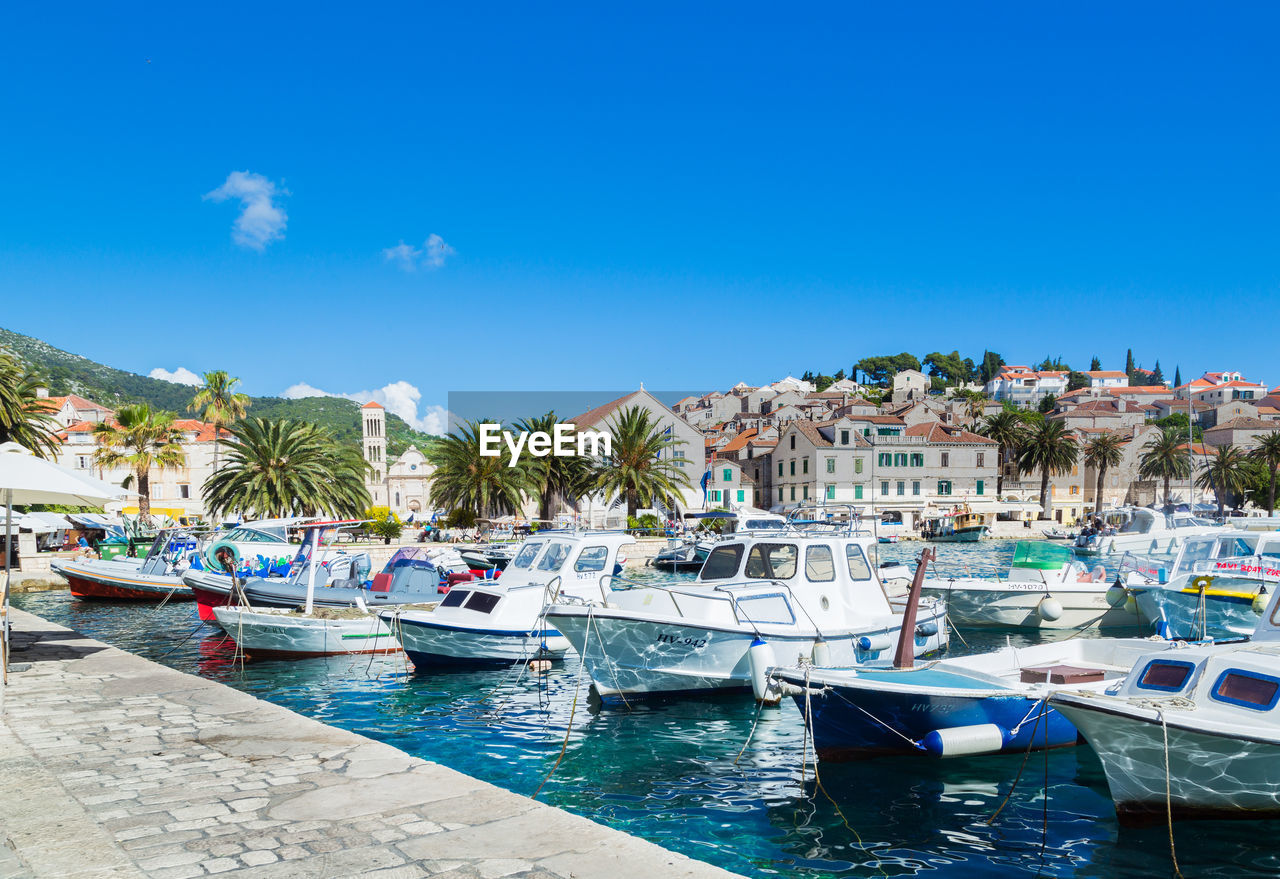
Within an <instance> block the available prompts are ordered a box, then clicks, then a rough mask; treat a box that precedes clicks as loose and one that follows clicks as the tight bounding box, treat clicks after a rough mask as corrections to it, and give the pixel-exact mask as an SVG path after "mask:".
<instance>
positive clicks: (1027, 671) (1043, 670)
mask: <svg viewBox="0 0 1280 879" xmlns="http://www.w3.org/2000/svg"><path fill="white" fill-rule="evenodd" d="M1105 675H1106V672H1104V671H1103V670H1102V669H1100V668H1081V667H1080V666H1077V665H1035V666H1028V667H1027V668H1024V669H1023V670H1022V682H1023V683H1024V684H1043V683H1046V682H1047V683H1050V684H1091V683H1093V682H1094V681H1100V680H1102V679H1103V677H1104V676H1105Z"/></svg>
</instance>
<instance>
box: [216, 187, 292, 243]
mask: <svg viewBox="0 0 1280 879" xmlns="http://www.w3.org/2000/svg"><path fill="white" fill-rule="evenodd" d="M288 194H289V193H288V192H286V191H285V190H283V189H276V185H275V184H274V183H272V182H271V181H270V180H268V179H267V178H266V177H263V176H262V175H261V174H255V173H253V172H252V171H232V172H231V173H230V174H228V175H227V179H226V181H225V182H224V183H223V184H222V185H221V186H219V187H218V188H217V189H215V190H213V191H212V192H208V193H205V196H204V197H205V198H206V199H209V200H210V201H218V202H222V201H226V200H227V199H231V198H236V199H239V200H240V208H241V210H240V216H238V217H236V222H235V225H234V226H232V230H231V238H232V240H234V241H235V242H236V244H239V245H242V246H244V247H250V248H252V249H254V250H262V249H263V248H264V247H266V246H267V245H268V244H270V243H271V242H272V241H278V240H279V239H281V238H283V237H284V227H285V223H286V222H287V221H288V219H289V217H288V215H287V214H286V213H285V212H284V208H282V207H280V206H279V205H278V204H276V202H275V199H276V197H277V196H280V195H288Z"/></svg>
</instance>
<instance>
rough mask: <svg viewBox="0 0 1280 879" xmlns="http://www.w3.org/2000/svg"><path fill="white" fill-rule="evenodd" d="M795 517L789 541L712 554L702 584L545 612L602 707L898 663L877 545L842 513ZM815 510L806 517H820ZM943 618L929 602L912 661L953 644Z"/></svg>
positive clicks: (615, 583)
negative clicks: (802, 667)
mask: <svg viewBox="0 0 1280 879" xmlns="http://www.w3.org/2000/svg"><path fill="white" fill-rule="evenodd" d="M831 510H832V508H817V510H816V515H814V516H813V518H812V519H809V520H801V519H800V517H799V516H798V515H797V514H799V513H801V511H800V510H797V511H795V512H794V513H793V517H792V520H791V525H790V526H789V527H788V528H787V529H786V530H785V531H783V532H781V533H774V534H758V533H751V534H743V535H740V536H737V537H734V538H731V539H727V540H724V541H722V542H720V543H719V544H717V545H716V547H715V549H713V550H712V552H711V554H710V555H709V556H708V557H707V561H706V564H704V565H703V567H702V570H701V572H700V573H699V574H698V579H697V580H696V581H694V582H691V583H690V582H682V583H665V584H664V583H657V584H653V583H634V582H631V581H627V580H625V579H623V578H621V577H612V578H609V579H608V581H607V584H606V585H605V586H604V588H603V589H602V592H601V594H598V595H597V596H594V597H592V598H582V599H579V600H577V601H567V600H565V599H563V598H561V599H558V600H557V602H556V604H555V605H553V606H552V607H551V608H549V609H548V611H547V615H546V616H547V620H548V622H549V623H551V624H552V625H554V626H555V627H556V628H557V629H559V630H560V631H561V632H562V633H563V634H564V636H565V637H566V638H568V639H569V641H570V642H571V643H572V644H573V647H574V649H575V650H577V652H578V653H579V655H581V657H582V660H583V663H584V664H585V667H586V669H587V672H588V673H589V674H590V675H591V680H592V682H593V683H594V684H595V687H596V690H597V692H598V693H599V694H600V695H601V696H605V697H608V696H624V697H625V696H631V695H637V694H657V693H672V692H689V691H708V690H727V689H746V688H752V689H753V690H754V691H755V693H756V695H757V697H758V698H762V699H764V698H766V697H767V693H766V687H765V670H766V669H767V668H768V667H769V666H773V665H777V664H779V662H778V661H779V660H780V661H781V662H782V663H783V664H788V665H790V664H794V663H795V662H797V661H798V660H802V659H803V660H809V659H813V660H814V661H815V662H818V663H819V664H822V665H832V664H834V665H856V664H860V663H865V662H869V661H875V660H881V659H884V658H886V657H888V656H891V655H892V651H893V650H894V649H895V646H896V645H897V642H898V634H899V628H900V625H901V623H902V619H903V612H904V611H905V610H906V608H907V600H906V597H905V596H904V595H902V594H895V593H894V592H892V591H891V590H890V589H888V588H886V586H885V584H884V583H883V582H882V581H881V579H880V578H879V577H878V576H877V571H876V569H875V568H874V567H873V566H872V563H871V561H870V557H871V553H872V551H873V547H874V546H875V542H876V538H875V537H874V536H873V535H871V534H870V533H868V532H865V531H855V530H854V528H853V515H852V511H851V510H846V511H845V514H844V515H843V517H842V518H836V513H833V512H831ZM812 511H813V508H810V509H809V510H805V512H806V513H808V512H812ZM945 611H946V608H945V606H944V604H943V602H942V601H939V600H937V599H922V600H921V601H920V607H919V610H918V614H919V615H918V624H917V625H916V626H914V627H913V641H914V644H913V645H912V647H913V650H914V653H915V654H917V655H919V654H925V653H931V652H934V651H936V650H939V649H941V648H942V647H944V646H945V645H946V643H947V631H946V625H945Z"/></svg>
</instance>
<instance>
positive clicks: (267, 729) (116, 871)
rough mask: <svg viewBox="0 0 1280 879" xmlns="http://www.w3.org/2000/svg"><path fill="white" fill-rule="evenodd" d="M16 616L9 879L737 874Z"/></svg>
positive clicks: (701, 877) (1, 840) (590, 878)
mask: <svg viewBox="0 0 1280 879" xmlns="http://www.w3.org/2000/svg"><path fill="white" fill-rule="evenodd" d="M11 612H12V614H13V619H14V647H15V650H14V653H13V654H12V659H13V662H14V663H17V664H18V665H17V666H16V667H18V668H23V670H22V671H15V672H14V673H13V674H11V675H10V679H9V680H10V685H9V687H8V688H6V691H5V692H4V693H3V694H2V695H0V710H2V711H3V714H2V715H0V879H43V877H69V879H135V877H147V879H192V877H201V876H226V877H260V879H294V877H308V879H312V877H315V879H325V877H334V879H336V877H347V876H368V877H379V879H422V877H449V879H454V877H456V879H505V877H511V879H557V877H559V879H570V877H573V879H596V877H599V879H630V877H636V879H641V877H651V876H655V875H658V874H661V875H662V876H663V879H686V877H687V879H723V877H730V876H732V875H733V874H731V873H727V872H725V871H724V870H720V869H718V868H716V867H712V866H710V865H708V864H704V863H702V862H700V861H696V860H693V859H691V858H687V857H685V856H684V855H679V854H676V853H674V852H669V851H667V850H666V849H663V848H660V847H659V846H656V845H653V844H652V843H648V842H645V841H643V840H640V839H637V838H635V837H632V836H629V835H627V834H624V833H620V832H618V831H615V830H612V829H610V828H608V827H605V826H603V825H600V824H596V823H594V822H592V821H589V820H587V819H585V818H581V817H579V816H576V815H571V814H569V813H568V812H564V811H562V810H560V809H556V808H553V807H551V806H547V805H545V804H543V803H538V802H535V801H533V800H530V799H528V798H527V797H523V796H521V795H519V794H515V793H512V792H510V791H506V790H503V789H501V788H498V787H495V786H493V785H490V784H487V783H485V782H482V781H479V780H477V779H474V778H471V777H469V776H466V775H463V774H461V773H459V772H455V771H454V770H452V769H449V768H448V767H445V766H441V765H439V764H436V763H429V762H427V761H425V760H420V759H418V758H416V757H413V756H410V755H409V754H406V753H404V752H403V751H400V750H397V749H396V748H393V747H391V746H390V745H386V744H383V743H381V742H376V741H373V740H371V739H368V738H365V737H364V736H360V735H357V734H355V733H351V732H347V731H345V730H340V729H336V728H334V727H329V726H325V725H324V724H322V723H319V722H317V721H314V720H310V719H308V718H306V717H303V716H301V715H299V714H295V713H294V712H292V711H289V710H288V709H286V708H281V707H279V706H277V705H272V704H270V703H268V702H263V701H261V700H259V699H256V698H254V697H253V696H250V695H248V694H246V693H241V692H239V691H237V690H234V689H232V688H230V687H227V686H224V685H222V684H218V683H214V682H212V681H207V680H204V679H203V678H200V677H196V676H193V675H187V674H183V673H181V672H178V671H174V670H172V669H169V668H166V667H164V666H162V665H159V664H157V663H153V662H150V661H148V660H145V659H142V658H140V657H137V656H133V655H132V654H128V653H125V652H123V651H121V650H117V649H116V648H114V647H110V646H108V645H106V644H103V643H101V642H98V641H94V640H92V639H89V638H85V637H84V636H82V635H79V634H78V633H76V632H73V631H71V630H70V629H66V628H63V627H62V626H58V625H55V624H53V623H50V622H47V621H45V620H43V619H41V618H39V617H36V616H33V615H31V614H27V613H23V612H21V611H17V610H13V611H11Z"/></svg>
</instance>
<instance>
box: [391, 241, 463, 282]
mask: <svg viewBox="0 0 1280 879" xmlns="http://www.w3.org/2000/svg"><path fill="white" fill-rule="evenodd" d="M457 252H458V251H456V250H454V249H453V248H452V247H451V246H449V245H448V244H447V243H445V240H444V239H443V238H441V237H440V236H439V235H437V234H436V233H434V232H432V233H431V234H430V235H428V236H427V240H426V241H424V242H422V247H420V248H419V247H414V246H412V245H410V244H405V243H404V242H403V241H401V242H400V243H399V244H397V245H396V246H395V247H387V248H384V249H383V251H382V256H383V258H384V259H385V260H386V261H387V262H390V263H395V264H396V265H397V266H399V268H400V269H402V270H403V271H406V272H416V271H417V270H418V267H419V266H422V267H425V268H428V269H438V268H440V267H441V266H443V265H444V262H445V260H446V259H448V258H449V257H451V256H453V255H454V254H456V253H457Z"/></svg>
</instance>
